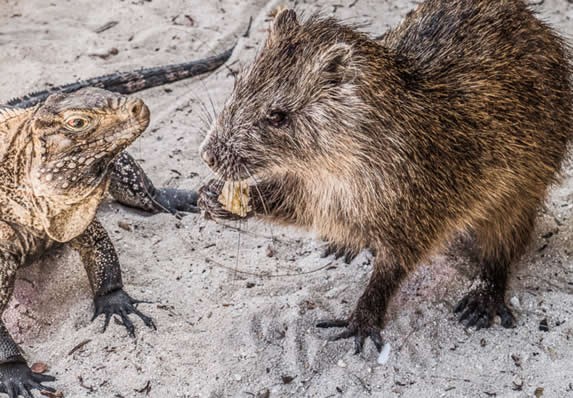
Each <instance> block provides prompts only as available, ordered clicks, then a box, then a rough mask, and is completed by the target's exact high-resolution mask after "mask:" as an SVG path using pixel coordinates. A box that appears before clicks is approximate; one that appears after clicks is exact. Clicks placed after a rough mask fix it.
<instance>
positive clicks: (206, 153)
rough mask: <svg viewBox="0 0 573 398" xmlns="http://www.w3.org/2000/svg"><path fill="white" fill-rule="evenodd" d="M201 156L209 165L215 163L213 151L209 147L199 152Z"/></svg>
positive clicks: (211, 165) (213, 165)
mask: <svg viewBox="0 0 573 398" xmlns="http://www.w3.org/2000/svg"><path fill="white" fill-rule="evenodd" d="M201 158H202V159H203V161H204V162H205V164H206V165H207V166H209V167H215V165H216V164H217V160H216V159H215V155H214V154H213V151H211V150H209V149H204V150H203V152H202V153H201Z"/></svg>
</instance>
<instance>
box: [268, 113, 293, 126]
mask: <svg viewBox="0 0 573 398" xmlns="http://www.w3.org/2000/svg"><path fill="white" fill-rule="evenodd" d="M267 121H268V122H269V124H270V125H271V126H273V127H282V126H284V125H285V124H286V122H287V121H288V115H287V114H286V112H282V111H272V112H271V113H269V116H268V117H267Z"/></svg>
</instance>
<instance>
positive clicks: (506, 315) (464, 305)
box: [454, 288, 515, 330]
mask: <svg viewBox="0 0 573 398" xmlns="http://www.w3.org/2000/svg"><path fill="white" fill-rule="evenodd" d="M454 312H455V313H461V314H460V317H459V321H460V322H462V323H464V324H465V325H466V326H468V327H471V326H475V327H476V329H478V330H479V329H481V328H488V327H490V326H491V325H492V324H493V319H494V317H495V316H496V315H499V316H500V318H501V326H503V327H504V328H512V327H514V326H515V317H514V316H513V314H512V313H511V310H510V309H509V308H508V307H507V305H506V304H505V300H504V297H503V294H501V295H500V294H495V293H494V292H491V291H489V290H487V289H483V288H482V289H476V290H474V291H472V292H470V293H469V294H468V295H467V296H465V297H464V298H463V299H462V300H461V301H460V302H459V303H458V304H457V305H456V307H455V308H454Z"/></svg>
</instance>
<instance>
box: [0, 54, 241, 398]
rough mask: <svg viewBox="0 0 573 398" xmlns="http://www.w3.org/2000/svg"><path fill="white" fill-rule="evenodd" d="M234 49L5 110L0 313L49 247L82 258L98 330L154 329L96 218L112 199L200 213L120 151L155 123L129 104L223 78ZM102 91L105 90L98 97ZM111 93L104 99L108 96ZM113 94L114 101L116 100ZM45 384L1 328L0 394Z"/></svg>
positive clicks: (89, 83) (0, 121)
mask: <svg viewBox="0 0 573 398" xmlns="http://www.w3.org/2000/svg"><path fill="white" fill-rule="evenodd" d="M231 53H232V49H230V50H227V51H225V52H224V53H222V54H220V55H217V56H215V57H211V58H207V59H204V60H200V61H194V62H189V63H183V64H178V65H168V66H163V67H157V68H148V69H142V70H140V71H136V72H128V73H116V74H111V75H106V76H102V77H97V78H94V79H90V80H85V81H80V82H77V83H72V84H67V85H64V86H59V87H54V88H51V89H49V90H46V91H41V92H36V93H32V94H29V95H26V96H24V97H20V98H16V99H13V100H11V101H9V102H8V103H7V104H6V105H0V135H1V136H2V138H1V139H0V249H1V250H0V313H2V312H3V311H4V309H5V307H6V304H7V303H8V300H9V298H10V296H11V294H12V289H13V285H14V278H15V272H16V270H17V269H18V268H20V267H22V266H26V265H28V264H30V263H31V262H33V261H35V260H38V259H39V258H41V256H42V255H43V254H44V253H45V252H46V251H47V250H48V249H50V248H51V247H52V246H54V245H56V244H58V243H64V244H69V245H70V246H71V247H72V248H74V249H75V250H77V251H78V252H79V254H80V257H81V260H82V262H83V264H84V266H85V268H86V271H87V273H88V278H89V281H90V285H91V288H92V292H93V294H94V304H95V311H94V316H93V318H92V320H94V319H95V318H97V317H98V316H99V315H102V314H103V315H104V316H105V321H104V327H103V330H104V331H105V329H106V328H107V326H108V324H109V321H110V319H111V316H112V315H114V314H117V315H119V316H120V317H121V319H122V321H123V324H124V325H125V327H126V328H127V330H128V332H129V334H130V335H131V336H133V335H134V326H133V323H132V322H131V321H130V319H129V318H128V315H129V314H135V315H137V316H138V317H140V318H141V319H142V320H143V322H144V323H145V325H147V326H148V327H151V328H155V324H154V322H153V320H152V319H151V318H149V317H147V316H146V315H144V314H142V313H141V312H140V311H139V310H138V309H137V308H136V304H137V303H139V301H138V300H134V299H133V298H131V297H130V296H129V295H128V294H127V293H126V292H125V291H124V290H123V285H122V278H121V269H120V266H119V261H118V257H117V254H116V252H115V249H114V247H113V244H112V243H111V241H110V239H109V236H108V235H107V233H106V231H105V229H104V228H103V227H102V225H101V224H100V223H99V222H98V221H97V219H96V218H95V212H96V209H97V207H98V205H99V204H100V202H101V201H102V200H103V197H104V196H105V194H106V192H107V191H109V192H110V193H111V195H112V196H113V197H114V198H116V200H118V201H119V202H120V203H123V204H126V205H129V206H132V207H137V208H140V209H142V210H145V211H148V212H152V213H156V212H163V211H166V212H172V213H175V212H180V211H184V212H195V211H197V208H196V201H197V194H196V193H195V192H193V191H185V190H177V189H169V188H166V189H156V188H155V187H154V186H153V184H152V183H151V181H150V180H149V178H148V177H147V176H146V175H145V173H144V172H143V170H142V169H141V167H140V166H139V165H138V164H137V163H136V162H135V161H134V159H133V158H132V157H131V156H130V155H129V154H127V152H125V151H123V149H124V148H125V147H126V146H127V145H128V144H129V143H131V142H132V141H133V140H135V138H137V137H138V136H139V135H140V134H141V133H142V132H143V131H144V130H145V128H146V127H147V125H148V123H149V110H148V108H147V107H146V106H145V104H144V103H143V102H142V101H141V100H138V99H129V98H128V97H126V96H123V95H120V94H117V93H123V94H130V93H133V92H137V91H141V90H144V89H147V88H150V87H155V86H158V85H162V84H166V83H170V82H173V81H176V80H180V79H185V78H189V77H192V76H196V75H198V74H202V73H206V72H209V71H212V70H214V69H216V68H218V67H219V66H220V65H222V64H223V63H224V62H225V61H226V60H227V59H228V58H229V56H230V55H231ZM95 87H101V88H95ZM103 89H106V90H103ZM110 91H115V92H116V93H113V92H110ZM54 380H55V378H54V377H52V376H49V375H42V374H36V373H33V372H32V371H31V370H30V368H29V367H28V365H27V363H26V361H25V359H24V357H23V356H22V353H21V352H20V350H19V348H18V346H17V345H16V343H15V342H14V340H13V339H12V338H11V337H10V334H9V333H8V331H7V329H6V327H5V326H4V324H3V323H2V321H1V320H0V393H1V392H4V393H6V394H8V396H9V397H10V398H12V397H14V398H16V397H18V396H20V395H22V396H24V397H31V396H32V395H31V392H30V391H31V390H32V389H40V390H47V391H54V389H53V388H51V387H47V386H44V385H43V384H42V383H44V382H46V381H54Z"/></svg>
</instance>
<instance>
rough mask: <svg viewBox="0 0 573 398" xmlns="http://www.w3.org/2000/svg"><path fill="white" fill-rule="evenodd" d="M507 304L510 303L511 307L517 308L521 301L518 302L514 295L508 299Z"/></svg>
mask: <svg viewBox="0 0 573 398" xmlns="http://www.w3.org/2000/svg"><path fill="white" fill-rule="evenodd" d="M509 304H511V306H512V307H513V308H519V307H520V306H521V303H520V302H519V299H518V298H517V297H516V296H513V297H512V298H511V299H510V300H509Z"/></svg>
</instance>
